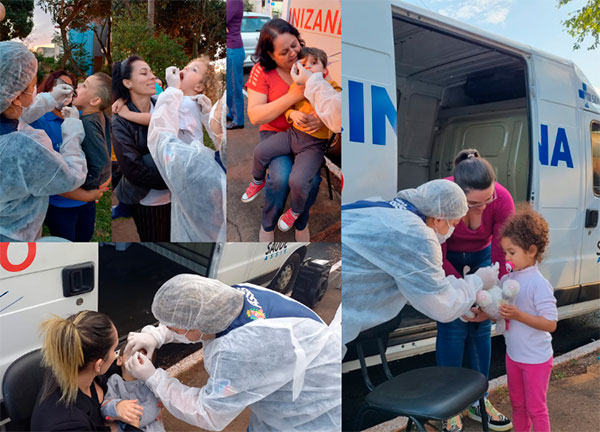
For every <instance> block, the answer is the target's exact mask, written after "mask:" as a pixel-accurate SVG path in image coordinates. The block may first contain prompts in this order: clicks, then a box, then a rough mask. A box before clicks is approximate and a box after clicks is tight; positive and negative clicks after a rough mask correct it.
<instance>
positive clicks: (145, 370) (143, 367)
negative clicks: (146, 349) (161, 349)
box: [125, 351, 156, 382]
mask: <svg viewBox="0 0 600 432" xmlns="http://www.w3.org/2000/svg"><path fill="white" fill-rule="evenodd" d="M125 368H126V369H127V372H128V373H129V374H131V376H132V377H134V378H135V379H139V380H142V381H144V382H145V381H146V380H148V379H149V378H150V377H151V376H152V375H154V372H155V371H156V368H155V367H154V365H153V364H152V362H151V361H150V359H149V358H148V357H146V356H145V355H144V354H142V353H141V352H139V351H138V352H136V353H135V354H134V355H132V356H131V357H129V360H127V362H126V363H125Z"/></svg>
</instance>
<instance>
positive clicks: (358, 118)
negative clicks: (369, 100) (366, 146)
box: [348, 80, 365, 143]
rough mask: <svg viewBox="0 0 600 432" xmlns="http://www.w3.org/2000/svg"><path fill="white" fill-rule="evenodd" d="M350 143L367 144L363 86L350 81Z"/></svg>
mask: <svg viewBox="0 0 600 432" xmlns="http://www.w3.org/2000/svg"><path fill="white" fill-rule="evenodd" d="M348 105H349V107H348V108H349V117H350V118H349V120H350V141H353V142H362V143H364V142H365V98H364V94H363V84H362V83H359V82H356V81H352V80H348Z"/></svg>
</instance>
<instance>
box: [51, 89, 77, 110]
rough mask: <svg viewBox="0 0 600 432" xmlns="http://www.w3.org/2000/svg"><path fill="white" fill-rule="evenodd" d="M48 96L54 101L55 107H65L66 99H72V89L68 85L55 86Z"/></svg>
mask: <svg viewBox="0 0 600 432" xmlns="http://www.w3.org/2000/svg"><path fill="white" fill-rule="evenodd" d="M50 96H52V98H53V99H54V100H55V101H56V105H57V106H58V105H61V104H62V105H65V102H66V101H67V99H69V98H72V97H73V87H71V86H70V85H68V84H57V85H55V86H54V88H53V89H52V90H51V91H50Z"/></svg>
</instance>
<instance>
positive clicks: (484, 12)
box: [27, 0, 600, 93]
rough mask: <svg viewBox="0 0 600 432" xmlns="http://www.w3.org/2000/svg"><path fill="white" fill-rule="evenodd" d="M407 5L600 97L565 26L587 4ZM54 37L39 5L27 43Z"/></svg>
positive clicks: (599, 83) (591, 66)
mask: <svg viewBox="0 0 600 432" xmlns="http://www.w3.org/2000/svg"><path fill="white" fill-rule="evenodd" d="M365 1H367V0H365ZM405 1H406V2H407V3H412V4H415V5H416V6H419V7H422V8H425V9H429V10H431V11H434V12H437V13H440V14H442V15H446V16H449V17H451V18H454V19H456V20H458V21H462V22H464V23H467V24H469V25H472V26H474V27H478V28H483V29H485V30H487V31H489V32H491V33H495V34H498V35H500V36H503V37H506V38H508V39H512V40H514V41H517V42H520V43H524V44H527V45H531V46H532V47H534V48H538V49H542V50H544V51H548V52H550V53H552V54H556V55H558V56H560V57H564V58H567V59H570V60H572V61H573V62H575V64H577V66H579V68H580V69H581V70H582V71H583V73H584V74H585V76H587V77H588V79H589V80H590V81H591V83H592V84H593V85H594V87H596V89H598V92H599V93H600V48H597V49H596V50H592V51H588V50H587V49H586V47H587V46H589V45H591V43H587V44H585V43H584V44H583V45H582V48H581V49H579V50H576V51H574V50H573V42H574V38H573V37H571V36H570V35H569V34H568V33H567V32H566V30H565V29H564V26H563V25H562V21H565V20H566V19H568V18H569V13H570V12H572V11H575V10H577V9H579V8H581V7H582V6H583V5H584V4H585V3H586V1H585V0H574V1H573V2H571V3H570V4H568V5H567V6H563V7H561V8H557V7H556V5H557V3H558V1H557V0H520V1H519V0H405ZM342 5H343V1H342ZM342 7H343V6H342ZM53 33H54V24H53V23H52V21H51V19H50V16H49V15H47V14H45V13H44V12H43V11H42V10H41V9H40V8H39V6H37V5H36V7H35V11H34V29H33V32H32V34H31V35H30V37H29V38H28V40H27V43H28V45H30V46H32V45H42V44H49V43H50V41H51V39H52V34H53Z"/></svg>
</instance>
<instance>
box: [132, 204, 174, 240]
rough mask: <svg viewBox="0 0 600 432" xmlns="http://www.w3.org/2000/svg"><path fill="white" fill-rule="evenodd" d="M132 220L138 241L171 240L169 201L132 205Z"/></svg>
mask: <svg viewBox="0 0 600 432" xmlns="http://www.w3.org/2000/svg"><path fill="white" fill-rule="evenodd" d="M132 209H133V220H134V222H135V227H136V228H137V232H138V235H139V236H140V241H143V242H168V241H171V203H169V204H164V205H160V206H145V205H141V204H135V205H134V206H132Z"/></svg>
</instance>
